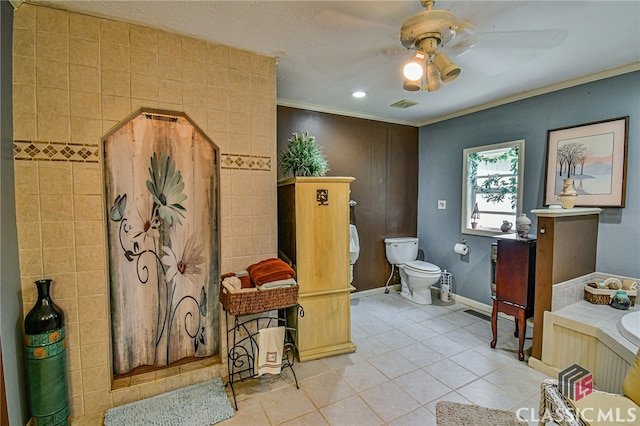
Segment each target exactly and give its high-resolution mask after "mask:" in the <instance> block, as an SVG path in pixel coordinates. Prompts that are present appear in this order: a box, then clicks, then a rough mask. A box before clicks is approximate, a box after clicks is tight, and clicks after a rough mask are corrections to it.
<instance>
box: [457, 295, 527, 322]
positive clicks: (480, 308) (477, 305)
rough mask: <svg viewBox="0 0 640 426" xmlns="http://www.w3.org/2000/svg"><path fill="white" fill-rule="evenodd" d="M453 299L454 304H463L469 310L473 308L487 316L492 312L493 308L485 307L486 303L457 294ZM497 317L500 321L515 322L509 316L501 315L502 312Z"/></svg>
mask: <svg viewBox="0 0 640 426" xmlns="http://www.w3.org/2000/svg"><path fill="white" fill-rule="evenodd" d="M454 299H455V301H456V302H460V303H463V304H465V305H467V306H469V307H470V308H473V309H475V310H477V311H481V312H483V313H485V314H487V315H489V316H491V313H492V312H493V306H491V305H487V304H486V303H482V302H478V301H477V300H473V299H469V298H468V297H464V296H459V295H457V294H456V295H455V296H454ZM498 316H499V317H500V318H501V319H506V320H509V321H515V318H514V317H512V316H511V315H506V314H503V313H502V312H498Z"/></svg>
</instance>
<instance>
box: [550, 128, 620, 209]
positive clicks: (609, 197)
mask: <svg viewBox="0 0 640 426" xmlns="http://www.w3.org/2000/svg"><path fill="white" fill-rule="evenodd" d="M628 130H629V117H628V116H627V117H620V118H614V119H611V120H604V121H598V122H595V123H588V124H581V125H578V126H571V127H565V128H562V129H554V130H549V131H548V132H547V171H546V180H545V181H546V184H545V196H544V205H545V206H548V205H550V204H558V193H560V191H562V186H563V184H564V180H565V179H573V184H574V187H575V189H576V191H577V192H578V198H577V201H576V206H581V207H624V201H625V179H626V175H627V133H628Z"/></svg>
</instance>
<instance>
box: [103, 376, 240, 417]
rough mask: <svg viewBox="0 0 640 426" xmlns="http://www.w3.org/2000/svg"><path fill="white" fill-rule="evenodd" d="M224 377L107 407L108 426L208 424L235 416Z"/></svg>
mask: <svg viewBox="0 0 640 426" xmlns="http://www.w3.org/2000/svg"><path fill="white" fill-rule="evenodd" d="M233 414H234V413H233V408H231V404H230V403H229V398H228V397H227V394H226V392H225V391H224V387H223V386H222V379H220V377H216V378H215V379H213V380H209V381H207V382H203V383H198V384H196V385H191V386H187V387H185V388H181V389H176V390H173V391H170V392H166V393H163V394H160V395H156V396H154V397H151V398H147V399H143V400H140V401H136V402H132V403H130V404H125V405H121V406H119V407H115V408H111V409H110V410H107V412H106V414H105V417H104V424H105V426H121V425H122V426H125V425H127V426H131V425H136V426H138V425H140V426H143V425H162V426H173V425H175V426H183V425H189V426H208V425H212V424H214V423H218V422H221V421H223V420H226V419H228V418H231V417H233Z"/></svg>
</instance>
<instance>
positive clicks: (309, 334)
mask: <svg viewBox="0 0 640 426" xmlns="http://www.w3.org/2000/svg"><path fill="white" fill-rule="evenodd" d="M353 180H354V178H352V177H318V178H316V177H297V178H293V179H288V180H285V181H282V182H280V183H279V184H278V249H279V255H280V257H281V258H283V259H284V260H285V261H288V262H290V263H291V264H292V265H293V267H294V269H295V270H296V275H297V277H296V279H297V281H298V285H299V300H298V303H299V304H300V305H301V306H302V308H303V310H304V316H302V317H298V318H297V321H298V333H297V334H298V337H297V342H296V346H297V348H298V357H299V359H300V361H307V360H312V359H317V358H322V357H326V356H331V355H338V354H343V353H348V352H354V351H355V350H356V347H355V345H354V344H353V343H352V342H351V290H352V287H351V285H350V284H349V274H350V272H349V271H350V268H349V193H350V189H349V188H350V183H351V182H352V181H353Z"/></svg>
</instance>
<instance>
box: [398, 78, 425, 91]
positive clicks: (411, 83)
mask: <svg viewBox="0 0 640 426" xmlns="http://www.w3.org/2000/svg"><path fill="white" fill-rule="evenodd" d="M421 83H422V81H421V79H418V80H409V79H405V80H404V84H403V85H402V88H403V89H404V90H407V91H409V92H417V91H418V90H420V84H421Z"/></svg>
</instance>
